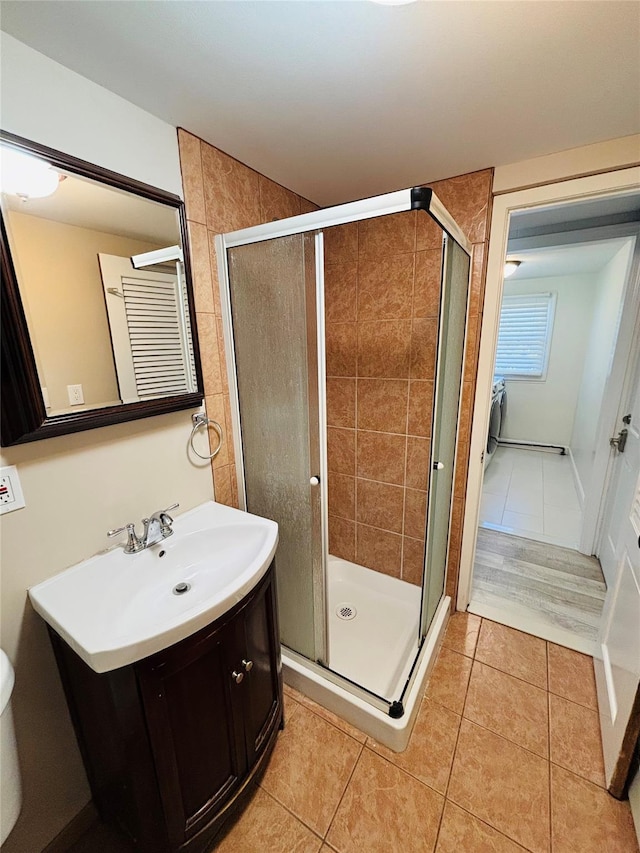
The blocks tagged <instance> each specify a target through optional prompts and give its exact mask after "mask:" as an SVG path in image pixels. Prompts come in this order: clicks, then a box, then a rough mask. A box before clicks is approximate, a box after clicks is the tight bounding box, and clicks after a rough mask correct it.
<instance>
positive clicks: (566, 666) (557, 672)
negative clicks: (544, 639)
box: [547, 643, 598, 711]
mask: <svg viewBox="0 0 640 853" xmlns="http://www.w3.org/2000/svg"><path fill="white" fill-rule="evenodd" d="M547 654H548V656H549V691H550V692H551V693H555V694H556V695H557V696H563V697H564V698H565V699H570V700H571V701H572V702H577V703H578V705H584V706H585V707H587V708H591V710H592V711H597V710H598V699H597V695H596V679H595V675H594V672H593V658H591V657H589V655H581V654H580V652H574V651H573V650H572V649H565V648H564V647H563V646H556V645H555V643H547Z"/></svg>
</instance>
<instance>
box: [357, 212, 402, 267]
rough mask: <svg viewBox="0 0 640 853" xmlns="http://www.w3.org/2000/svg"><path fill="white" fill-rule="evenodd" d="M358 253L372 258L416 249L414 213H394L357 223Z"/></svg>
mask: <svg viewBox="0 0 640 853" xmlns="http://www.w3.org/2000/svg"><path fill="white" fill-rule="evenodd" d="M358 241H359V242H358V253H359V254H360V255H361V256H362V255H367V256H369V257H372V258H374V257H375V258H379V257H381V256H387V255H396V254H401V253H405V252H406V253H413V252H415V250H416V214H415V212H414V211H408V212H407V213H394V214H390V215H388V216H375V217H373V218H372V219H364V220H362V221H361V222H359V223H358Z"/></svg>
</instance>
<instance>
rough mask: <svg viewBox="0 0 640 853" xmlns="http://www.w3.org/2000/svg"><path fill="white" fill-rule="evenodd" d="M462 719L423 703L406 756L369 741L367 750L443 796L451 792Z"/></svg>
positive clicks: (436, 705) (444, 709)
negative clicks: (453, 766) (448, 784)
mask: <svg viewBox="0 0 640 853" xmlns="http://www.w3.org/2000/svg"><path fill="white" fill-rule="evenodd" d="M459 726H460V717H459V716H458V715H457V714H454V713H453V711H450V710H449V709H448V708H444V707H443V706H442V705H438V704H437V703H436V702H432V701H431V700H430V699H426V698H425V699H423V701H422V705H421V706H420V711H419V712H418V716H417V718H416V722H415V725H414V728H413V732H412V733H411V738H410V740H409V745H408V747H407V748H406V749H405V751H404V752H392V751H391V750H390V749H387V748H386V747H385V746H382V744H378V743H375V742H374V741H372V740H371V738H369V740H368V741H367V746H368V747H370V748H371V749H373V750H374V752H377V753H378V754H379V755H382V756H383V758H386V759H387V760H388V761H391V762H392V764H395V765H397V766H398V767H401V768H402V769H403V770H406V771H407V773H411V775H412V776H415V777H416V779H419V780H420V781H421V782H424V783H425V785H429V787H430V788H434V789H435V790H436V791H439V792H440V793H441V794H444V793H445V791H446V790H447V783H448V781H449V773H450V772H451V764H452V762H453V753H454V751H455V748H456V741H457V739H458V728H459Z"/></svg>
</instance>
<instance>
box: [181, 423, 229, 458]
mask: <svg viewBox="0 0 640 853" xmlns="http://www.w3.org/2000/svg"><path fill="white" fill-rule="evenodd" d="M191 420H192V421H193V429H192V430H191V435H190V436H189V444H190V445H191V449H192V450H193V452H194V453H195V455H196V456H198V457H199V458H200V459H213V458H214V457H216V456H217V455H218V453H220V448H221V447H222V440H223V438H224V435H223V432H222V427H221V426H220V424H219V423H218V421H214V420H212V419H211V418H208V417H207V416H206V415H205V413H204V412H196V414H195V415H191ZM210 426H211V427H213V428H214V430H215V431H216V432H217V433H218V445H217V447H216V448H215V450H214V451H213V453H211V454H210V455H209V456H203V455H202V453H198V451H197V450H196V449H195V447H194V446H193V437H194V435H195V434H196V432H197V431H198V430H199V429H200V427H204V428H205V429H208V427H210Z"/></svg>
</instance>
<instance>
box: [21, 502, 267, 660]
mask: <svg viewBox="0 0 640 853" xmlns="http://www.w3.org/2000/svg"><path fill="white" fill-rule="evenodd" d="M173 530H174V534H173V536H170V537H169V538H168V539H165V540H164V541H162V542H159V543H157V544H156V545H153V546H152V547H151V548H147V549H146V550H144V551H140V552H139V553H138V554H125V553H124V551H123V549H122V548H121V547H118V548H114V549H112V550H110V551H107V552H104V553H102V554H98V555H97V556H95V557H91V558H90V559H89V560H85V561H84V562H82V563H78V565H76V566H72V567H71V568H70V569H67V570H66V571H64V572H61V573H60V574H59V575H55V576H54V577H52V578H50V579H49V580H47V581H44V583H41V584H38V585H37V586H34V587H31V589H30V590H29V597H30V599H31V603H32V604H33V606H34V608H35V609H36V610H37V612H38V613H39V614H40V615H41V616H42V617H43V619H45V620H46V621H47V622H48V623H49V625H51V627H52V628H54V629H55V630H56V631H57V632H58V634H60V636H61V637H63V638H64V639H65V640H66V641H67V643H68V644H69V645H70V646H71V647H72V648H73V649H74V650H75V651H76V652H77V653H78V654H79V655H80V657H81V658H82V659H83V660H84V661H85V662H86V663H87V664H89V666H90V667H91V668H92V669H93V670H95V671H96V672H108V671H109V670H112V669H117V668H118V667H121V666H126V665H127V664H130V663H134V662H135V661H138V660H141V659H142V658H145V657H147V656H148V655H150V654H153V653H154V652H158V651H160V650H161V649H165V648H167V647H168V646H171V645H173V644H174V643H177V642H178V641H179V640H183V639H184V638H185V637H188V636H190V635H191V634H193V633H194V632H195V631H198V630H199V629H200V628H203V627H204V626H205V625H208V624H209V623H210V622H213V620H214V619H217V618H218V617H219V616H222V615H223V614H224V613H226V612H227V610H229V609H230V608H231V607H233V605H234V604H237V603H238V602H239V601H240V600H241V599H242V598H243V597H244V596H245V595H246V594H247V593H248V592H249V591H250V590H251V589H253V587H254V586H255V585H256V584H257V583H258V581H259V580H260V578H261V577H262V576H263V575H264V574H265V572H266V570H267V569H268V568H269V565H270V563H271V560H272V559H273V555H274V553H275V550H276V545H277V542H278V525H277V524H276V523H275V522H274V521H269V520H268V519H266V518H260V517H259V516H257V515H250V514H249V513H247V512H241V511H240V510H237V509H232V508H231V507H227V506H223V505H222V504H217V503H214V502H213V501H209V502H208V503H205V504H202V505H201V506H199V507H196V509H193V510H191V511H190V512H186V513H184V515H181V516H179V517H178V518H176V520H175V522H174V525H173ZM179 584H188V585H189V588H188V590H187V591H186V592H184V593H182V594H176V593H175V592H174V587H176V586H178V585H179Z"/></svg>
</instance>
